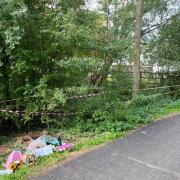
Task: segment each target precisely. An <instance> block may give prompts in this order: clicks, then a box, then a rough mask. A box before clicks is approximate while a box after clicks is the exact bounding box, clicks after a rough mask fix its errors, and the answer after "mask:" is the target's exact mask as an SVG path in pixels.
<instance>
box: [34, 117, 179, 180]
mask: <svg viewBox="0 0 180 180" xmlns="http://www.w3.org/2000/svg"><path fill="white" fill-rule="evenodd" d="M37 180H180V115H177V116H175V117H171V118H167V119H164V120H161V121H157V122H154V123H152V124H150V125H148V126H146V127H144V128H141V129H138V130H137V131H135V132H134V133H132V134H130V135H128V136H126V137H125V138H123V139H118V140H116V141H114V142H112V143H109V144H107V145H105V146H103V147H101V148H99V149H96V150H94V151H92V152H89V153H87V154H84V155H82V156H81V157H78V158H77V159H74V160H72V161H70V162H68V163H66V164H64V165H62V166H60V167H58V168H56V169H54V170H52V171H50V172H49V173H48V174H45V175H43V176H41V177H38V178H37Z"/></svg>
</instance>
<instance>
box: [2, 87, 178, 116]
mask: <svg viewBox="0 0 180 180" xmlns="http://www.w3.org/2000/svg"><path fill="white" fill-rule="evenodd" d="M178 86H180V85H174V86H163V87H156V88H147V89H141V90H140V91H147V90H154V89H164V88H169V87H178ZM176 92H177V91H172V92H168V93H163V94H156V95H155V96H163V95H168V94H173V93H176ZM106 93H108V92H101V93H91V94H86V95H80V96H71V97H69V98H68V99H69V100H72V99H82V98H89V97H97V96H102V95H104V94H106ZM29 98H37V96H30V97H24V98H17V99H11V100H1V101H0V104H2V103H8V102H15V101H18V100H24V99H29ZM0 112H1V113H9V114H14V115H18V116H21V115H23V114H25V113H27V112H26V111H13V110H6V109H0ZM79 113H81V112H68V113H62V112H29V114H30V115H34V116H45V115H47V116H74V115H76V114H79Z"/></svg>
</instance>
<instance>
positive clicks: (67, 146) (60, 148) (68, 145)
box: [57, 143, 73, 152]
mask: <svg viewBox="0 0 180 180" xmlns="http://www.w3.org/2000/svg"><path fill="white" fill-rule="evenodd" d="M72 148H73V145H72V144H70V143H65V144H63V145H62V146H58V147H57V150H58V151H60V152H62V151H65V150H71V149H72Z"/></svg>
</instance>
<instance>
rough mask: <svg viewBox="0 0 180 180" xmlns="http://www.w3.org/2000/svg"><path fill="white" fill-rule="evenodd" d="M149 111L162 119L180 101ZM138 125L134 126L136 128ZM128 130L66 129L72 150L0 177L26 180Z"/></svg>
mask: <svg viewBox="0 0 180 180" xmlns="http://www.w3.org/2000/svg"><path fill="white" fill-rule="evenodd" d="M148 113H149V115H150V116H151V117H152V119H160V118H162V117H163V118H164V117H165V116H167V115H169V114H174V113H180V102H179V101H177V102H175V103H171V104H168V103H167V104H163V106H159V107H158V108H157V107H154V108H153V107H152V108H151V110H148ZM141 125H144V124H139V125H137V126H136V127H140V126H141ZM136 127H134V129H135V128H136ZM128 132H129V131H121V132H105V133H100V134H96V133H90V132H89V133H82V134H76V132H75V131H74V130H68V131H64V132H63V134H64V136H65V137H67V138H72V137H74V140H75V146H74V148H73V150H72V151H71V152H63V153H53V154H51V155H50V156H46V157H41V158H38V159H37V161H36V163H35V165H34V166H29V167H28V166H23V167H22V168H21V169H19V170H18V171H16V172H15V173H14V174H12V175H9V176H3V177H0V179H1V180H24V179H27V178H28V177H33V176H36V175H39V174H40V173H44V172H46V171H48V170H49V168H51V167H54V166H56V165H59V164H60V162H63V160H65V159H72V158H73V157H76V155H78V154H81V153H82V152H87V151H88V150H91V149H93V148H95V147H97V145H100V144H106V143H108V142H110V141H112V140H115V139H117V138H120V137H124V136H125V135H126V134H127V133H128ZM70 136H71V137H70ZM29 179H32V178H29Z"/></svg>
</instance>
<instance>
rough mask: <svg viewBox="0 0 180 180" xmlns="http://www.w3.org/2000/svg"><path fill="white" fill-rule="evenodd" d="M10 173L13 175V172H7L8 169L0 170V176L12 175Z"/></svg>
mask: <svg viewBox="0 0 180 180" xmlns="http://www.w3.org/2000/svg"><path fill="white" fill-rule="evenodd" d="M12 173H13V171H12V170H9V169H4V170H0V176H5V175H9V174H12Z"/></svg>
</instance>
